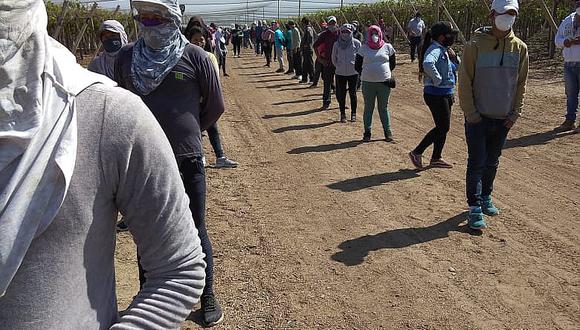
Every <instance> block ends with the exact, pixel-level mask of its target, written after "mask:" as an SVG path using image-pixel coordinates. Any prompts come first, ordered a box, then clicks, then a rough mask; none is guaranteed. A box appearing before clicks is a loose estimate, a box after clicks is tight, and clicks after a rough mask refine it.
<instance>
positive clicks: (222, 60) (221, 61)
mask: <svg viewBox="0 0 580 330" xmlns="http://www.w3.org/2000/svg"><path fill="white" fill-rule="evenodd" d="M226 57H227V54H224V55H223V56H219V58H218V64H219V67H220V68H221V69H222V70H223V71H224V75H225V74H227V72H226ZM218 73H219V72H218Z"/></svg>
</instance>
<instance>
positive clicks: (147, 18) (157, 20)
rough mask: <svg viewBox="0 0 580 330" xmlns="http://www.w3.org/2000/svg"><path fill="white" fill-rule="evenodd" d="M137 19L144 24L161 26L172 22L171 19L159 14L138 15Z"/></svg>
mask: <svg viewBox="0 0 580 330" xmlns="http://www.w3.org/2000/svg"><path fill="white" fill-rule="evenodd" d="M135 20H136V21H137V22H139V23H141V24H143V25H144V26H159V25H161V24H164V23H168V22H170V20H169V19H167V18H165V17H162V16H158V15H137V16H135Z"/></svg>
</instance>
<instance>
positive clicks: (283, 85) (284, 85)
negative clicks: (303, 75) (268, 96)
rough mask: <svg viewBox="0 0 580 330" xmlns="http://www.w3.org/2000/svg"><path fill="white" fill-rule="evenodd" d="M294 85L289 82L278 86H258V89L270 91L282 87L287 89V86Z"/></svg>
mask: <svg viewBox="0 0 580 330" xmlns="http://www.w3.org/2000/svg"><path fill="white" fill-rule="evenodd" d="M293 85H294V84H293V83H292V82H291V81H288V82H287V83H284V84H278V85H265V86H256V88H269V89H273V88H281V87H287V86H293ZM294 89H295V88H291V89H289V90H294Z"/></svg>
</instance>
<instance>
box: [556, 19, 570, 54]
mask: <svg viewBox="0 0 580 330" xmlns="http://www.w3.org/2000/svg"><path fill="white" fill-rule="evenodd" d="M567 20H568V19H567V18H565V19H564V20H563V21H562V23H560V26H559V27H558V32H556V36H555V37H554V44H556V47H558V48H564V42H565V41H566V36H565V35H564V31H565V28H566V24H568V22H567ZM568 47H570V46H568Z"/></svg>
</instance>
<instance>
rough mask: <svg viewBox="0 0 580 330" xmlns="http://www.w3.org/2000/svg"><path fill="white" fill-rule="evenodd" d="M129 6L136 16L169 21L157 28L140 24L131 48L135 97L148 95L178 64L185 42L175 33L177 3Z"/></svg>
mask: <svg viewBox="0 0 580 330" xmlns="http://www.w3.org/2000/svg"><path fill="white" fill-rule="evenodd" d="M133 6H134V7H135V9H137V11H138V12H153V13H156V14H161V15H163V16H164V17H166V18H168V19H169V20H170V22H168V23H164V24H161V25H157V26H149V27H147V26H144V25H143V24H140V37H139V40H137V42H136V43H135V46H133V61H132V62H131V75H132V78H133V79H132V80H133V85H134V86H135V88H136V89H137V91H139V93H141V94H143V95H148V94H149V93H151V92H152V91H153V90H155V89H156V88H157V87H158V86H159V85H160V84H161V83H162V82H163V80H164V79H165V77H166V76H167V75H168V74H169V73H170V72H171V70H172V69H173V67H174V66H175V65H176V64H177V62H179V60H180V59H181V56H182V55H183V51H184V49H185V46H186V45H187V44H188V43H189V41H187V39H186V38H185V36H184V35H182V34H181V32H180V30H179V27H180V26H181V11H180V10H179V4H178V3H177V0H138V1H133ZM159 8H163V9H164V10H159Z"/></svg>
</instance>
